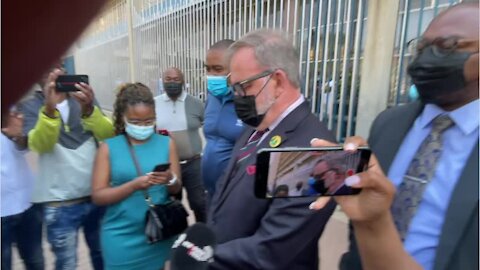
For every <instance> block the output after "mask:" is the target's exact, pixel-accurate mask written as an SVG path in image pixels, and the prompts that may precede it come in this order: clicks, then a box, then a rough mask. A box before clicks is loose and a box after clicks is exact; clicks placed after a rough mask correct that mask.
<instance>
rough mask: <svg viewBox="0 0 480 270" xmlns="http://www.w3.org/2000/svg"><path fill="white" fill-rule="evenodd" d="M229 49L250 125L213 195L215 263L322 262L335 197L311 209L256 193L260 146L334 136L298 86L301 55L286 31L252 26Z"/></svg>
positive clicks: (278, 265)
mask: <svg viewBox="0 0 480 270" xmlns="http://www.w3.org/2000/svg"><path fill="white" fill-rule="evenodd" d="M228 56H229V57H228V59H229V63H230V72H231V76H230V78H229V79H230V84H231V86H232V88H233V90H234V92H235V97H234V104H235V109H236V112H237V114H238V117H239V118H240V119H241V120H242V121H243V122H244V123H246V124H248V125H249V126H250V127H249V128H247V129H246V130H245V132H244V133H243V134H242V136H240V138H239V139H238V141H237V143H236V144H235V147H234V150H233V154H232V158H231V159H230V162H229V165H228V167H227V169H226V171H225V174H224V175H223V177H222V178H221V179H220V181H219V182H218V184H217V187H216V193H215V195H214V197H213V199H212V205H211V208H210V212H209V218H208V225H209V226H210V227H211V228H212V229H213V230H214V231H215V233H216V236H217V240H218V242H219V245H218V246H217V248H216V252H215V258H214V259H215V262H214V263H213V264H211V265H210V269H242V270H243V269H264V270H266V269H275V270H282V269H295V270H306V269H312V270H313V269H318V248H317V245H318V239H319V237H320V235H321V233H322V231H323V228H324V226H325V224H326V222H327V221H328V219H329V217H330V215H331V214H332V212H333V210H334V207H335V204H334V203H333V202H332V203H331V204H329V205H328V206H327V207H326V208H324V209H323V210H322V211H321V212H313V211H310V210H309V209H308V205H309V203H310V202H311V200H309V199H305V198H295V199H288V198H285V199H284V198H281V199H274V200H267V199H258V198H256V197H255V195H254V181H255V169H256V167H255V164H256V152H257V150H258V149H260V148H265V147H280V146H281V147H286V146H308V145H309V141H310V139H311V138H312V137H320V138H324V139H326V140H334V137H333V136H332V134H331V133H330V132H329V131H328V130H327V128H326V126H325V125H324V124H322V123H320V122H319V121H318V119H317V118H316V117H315V116H314V115H313V114H312V113H311V112H310V107H309V105H308V103H307V102H305V99H304V97H303V96H302V95H301V94H300V79H299V74H298V70H299V69H298V63H299V61H298V55H297V53H296V52H295V50H294V48H293V47H292V45H291V42H289V41H287V40H286V39H285V38H283V37H282V35H281V34H279V33H276V32H273V31H268V30H259V31H255V32H251V33H249V34H247V35H246V36H245V37H243V38H242V39H240V40H239V41H237V42H235V43H234V44H232V46H231V47H230V48H229V52H228Z"/></svg>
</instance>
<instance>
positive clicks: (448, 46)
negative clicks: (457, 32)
mask: <svg viewBox="0 0 480 270" xmlns="http://www.w3.org/2000/svg"><path fill="white" fill-rule="evenodd" d="M472 43H473V44H476V48H477V51H478V40H466V39H462V38H461V37H458V36H451V37H439V38H436V39H434V40H431V41H430V40H427V39H425V38H423V37H418V38H414V39H412V40H410V41H409V42H408V43H407V48H408V51H409V53H410V54H411V55H412V57H416V56H417V55H418V54H419V53H421V52H422V51H423V49H425V48H426V47H428V46H432V48H433V53H434V54H435V55H436V56H439V57H444V56H447V55H449V54H451V53H452V52H454V51H456V50H457V49H458V48H465V47H470V45H471V44H472Z"/></svg>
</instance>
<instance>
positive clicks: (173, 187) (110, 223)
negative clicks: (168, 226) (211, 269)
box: [92, 83, 181, 270]
mask: <svg viewBox="0 0 480 270" xmlns="http://www.w3.org/2000/svg"><path fill="white" fill-rule="evenodd" d="M114 121H115V129H116V133H117V136H116V137H114V138H111V139H108V140H106V141H105V143H103V144H102V145H101V146H100V148H99V150H98V153H97V157H96V160H95V167H94V173H93V180H92V181H93V183H92V199H93V201H94V202H95V203H96V204H99V205H107V206H108V207H107V210H106V213H105V216H104V218H103V221H102V229H101V244H102V252H103V257H104V263H105V269H125V270H135V269H139V270H144V269H145V270H148V269H152V270H158V269H162V268H163V266H164V263H165V261H166V260H167V259H168V255H169V253H170V248H171V246H172V244H173V241H174V240H175V239H174V237H172V238H171V239H166V240H163V241H160V242H157V243H154V244H148V243H147V238H146V236H145V233H144V228H145V214H146V212H147V209H148V206H147V204H146V202H145V199H144V195H143V190H146V191H147V192H148V194H149V195H150V197H151V198H152V200H153V202H154V203H155V204H158V203H166V202H167V201H168V200H169V197H170V196H169V195H170V194H176V193H178V192H179V191H180V190H181V182H180V164H179V161H178V156H177V153H176V147H175V143H174V142H173V141H172V140H171V139H170V137H168V136H163V135H158V134H155V127H154V125H155V103H154V100H153V96H152V93H151V92H150V90H149V89H148V87H146V86H145V85H143V84H141V83H135V84H126V85H124V86H123V87H122V88H121V89H120V91H119V93H118V94H117V100H116V102H115V105H114ZM127 140H129V141H130V143H131V144H132V147H133V149H134V151H135V155H136V158H137V160H138V163H139V166H140V168H141V171H142V174H143V175H142V176H138V174H137V171H136V168H135V163H134V161H133V159H132V156H131V154H130V151H129V146H128V141H127ZM167 163H170V169H169V170H167V171H165V172H152V171H153V168H154V167H155V166H156V165H158V164H167Z"/></svg>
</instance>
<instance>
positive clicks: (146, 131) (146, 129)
mask: <svg viewBox="0 0 480 270" xmlns="http://www.w3.org/2000/svg"><path fill="white" fill-rule="evenodd" d="M154 128H155V127H154V125H151V126H138V125H134V124H130V123H128V122H127V121H125V132H127V134H128V136H130V137H132V138H134V139H135V140H139V141H143V140H146V139H148V138H150V136H152V134H153V133H154V132H155V129H154Z"/></svg>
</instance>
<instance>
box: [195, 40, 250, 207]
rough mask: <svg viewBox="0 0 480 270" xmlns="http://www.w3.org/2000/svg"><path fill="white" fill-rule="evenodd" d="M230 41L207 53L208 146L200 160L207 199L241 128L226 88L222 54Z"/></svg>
mask: <svg viewBox="0 0 480 270" xmlns="http://www.w3.org/2000/svg"><path fill="white" fill-rule="evenodd" d="M232 43H233V40H229V39H225V40H220V41H218V42H217V43H215V44H213V45H212V46H211V47H210V49H209V50H208V52H207V58H206V60H205V65H204V66H205V70H206V72H207V76H206V80H207V90H208V97H207V103H206V105H205V126H204V128H203V132H204V134H205V139H206V141H207V144H206V146H205V149H204V152H203V157H202V178H203V183H204V185H205V188H206V189H207V193H208V197H209V199H211V198H212V196H213V193H214V192H215V184H216V183H217V180H218V179H219V178H220V176H221V174H222V173H223V171H224V170H225V168H226V167H227V165H228V161H229V160H230V155H231V154H232V150H233V146H234V145H235V141H236V140H237V139H238V137H239V136H240V134H241V133H242V131H243V129H244V125H243V122H242V121H241V120H240V119H238V117H237V114H236V113H235V108H234V106H233V92H232V91H231V89H230V87H228V85H227V77H228V73H229V71H228V65H227V64H226V62H225V53H226V51H227V48H228V46H230V45H231V44H232Z"/></svg>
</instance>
